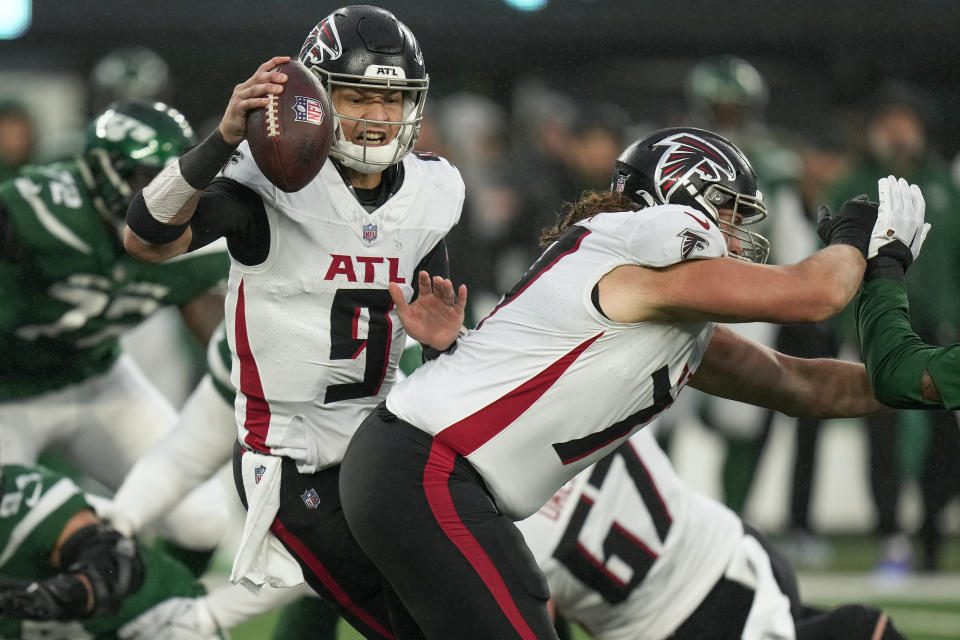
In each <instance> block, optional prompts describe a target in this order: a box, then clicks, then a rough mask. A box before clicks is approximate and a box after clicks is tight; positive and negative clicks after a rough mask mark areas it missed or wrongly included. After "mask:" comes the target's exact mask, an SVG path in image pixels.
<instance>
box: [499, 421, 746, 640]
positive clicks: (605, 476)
mask: <svg viewBox="0 0 960 640" xmlns="http://www.w3.org/2000/svg"><path fill="white" fill-rule="evenodd" d="M517 526H518V527H520V531H521V532H523V537H524V539H525V540H526V541H527V545H528V546H529V547H530V549H531V550H532V551H533V554H534V557H535V558H536V559H537V563H538V564H539V565H540V567H541V568H542V569H543V572H544V574H546V576H547V582H548V583H549V585H550V597H551V599H552V600H553V602H554V604H555V605H556V606H557V609H558V610H559V611H560V612H562V613H563V615H564V616H566V617H568V618H569V619H571V620H576V621H577V622H578V623H580V624H581V625H583V626H584V628H586V629H587V630H588V631H589V632H590V634H591V635H592V636H593V637H595V638H597V640H661V639H662V638H666V637H668V636H669V635H670V634H671V633H673V632H674V631H675V630H676V628H677V627H678V626H679V625H680V624H681V623H682V622H683V621H684V620H686V619H687V617H688V616H689V615H690V614H691V613H693V611H694V610H695V609H696V608H697V607H698V606H699V605H700V603H701V602H702V600H703V599H704V597H705V596H706V595H707V594H708V593H709V592H710V590H711V589H712V588H713V586H714V584H716V582H717V580H719V579H720V577H721V576H722V575H723V574H724V571H725V570H726V568H727V566H728V564H729V563H730V560H731V557H732V556H733V555H734V553H735V551H736V549H737V546H738V545H739V544H740V540H741V538H742V537H743V526H742V524H741V521H740V518H738V517H737V516H736V514H734V513H733V512H732V511H731V510H730V509H728V508H727V507H725V506H724V505H722V504H720V503H719V502H716V501H714V500H710V499H709V498H707V497H705V496H702V495H700V494H698V493H696V492H695V491H692V490H691V489H689V488H688V487H687V486H686V485H684V484H683V482H682V480H680V478H679V477H677V474H676V472H675V471H674V469H673V467H672V466H671V464H670V461H669V459H667V457H666V455H664V453H663V451H661V449H660V447H659V446H658V445H657V442H656V440H655V439H654V437H653V434H652V433H651V430H650V429H643V430H641V431H639V432H637V433H636V434H634V435H633V436H632V437H631V438H630V439H629V440H627V442H626V443H624V444H623V445H621V446H620V448H618V449H617V450H616V451H615V452H614V453H613V454H612V455H609V456H607V457H606V458H604V459H602V460H601V461H600V462H598V463H597V464H596V465H594V466H593V467H591V468H589V469H586V470H584V471H582V472H581V473H580V474H578V475H577V476H575V477H574V478H573V479H572V480H570V481H569V482H567V484H565V485H564V486H563V487H562V488H561V489H560V490H559V491H558V492H557V493H556V494H554V496H553V497H552V498H551V499H550V501H549V502H547V504H546V505H544V506H543V507H542V508H541V509H540V511H538V512H537V513H535V514H533V515H532V516H530V517H529V518H527V519H526V520H523V521H522V522H518V523H517Z"/></svg>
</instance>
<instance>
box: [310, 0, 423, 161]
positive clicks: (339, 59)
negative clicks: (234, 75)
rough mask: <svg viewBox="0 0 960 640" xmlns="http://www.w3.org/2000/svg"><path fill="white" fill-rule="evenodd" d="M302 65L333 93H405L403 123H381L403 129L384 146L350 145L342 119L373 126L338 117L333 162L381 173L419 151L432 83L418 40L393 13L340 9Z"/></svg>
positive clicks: (318, 31)
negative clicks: (357, 90)
mask: <svg viewBox="0 0 960 640" xmlns="http://www.w3.org/2000/svg"><path fill="white" fill-rule="evenodd" d="M300 62H302V63H303V64H304V65H305V66H306V67H307V68H308V69H310V70H312V71H313V72H314V73H315V74H316V75H317V77H319V78H320V81H321V82H322V83H323V86H324V88H325V89H326V90H327V93H330V94H332V92H333V90H334V89H335V88H337V87H354V88H360V89H391V90H394V91H401V92H402V93H403V120H402V121H401V122H381V124H388V125H393V126H400V131H399V133H398V134H397V137H396V138H395V139H394V140H393V141H391V142H390V143H389V144H386V145H383V146H370V147H368V146H367V145H365V144H364V145H358V144H354V143H353V142H350V141H348V140H347V139H346V138H345V137H344V135H343V131H342V128H341V126H340V119H341V118H345V119H348V120H355V121H358V122H361V123H363V124H364V126H366V124H367V123H368V122H371V121H369V120H364V119H362V118H351V117H349V116H343V115H340V114H337V116H338V118H337V119H336V123H337V135H336V138H335V140H334V143H333V148H332V149H331V151H330V154H331V155H332V156H333V157H335V158H337V159H338V160H340V162H342V163H343V164H345V165H346V166H348V167H350V168H352V169H355V170H357V171H360V172H362V173H376V172H378V171H383V170H384V169H386V168H387V167H389V166H390V165H393V164H396V163H398V162H400V160H402V159H403V157H404V156H405V155H406V154H407V153H408V152H409V151H410V150H411V149H412V148H413V145H414V143H415V142H416V140H417V135H418V134H419V131H420V121H421V120H422V119H423V107H424V104H425V102H426V98H427V88H428V87H429V85H430V78H429V76H428V75H427V70H426V67H425V66H424V64H423V53H422V52H421V51H420V45H419V44H417V39H416V38H415V37H414V36H413V33H411V31H410V29H408V28H407V26H406V25H405V24H403V23H402V22H400V21H399V20H397V18H396V17H395V16H394V15H393V14H392V13H390V12H389V11H386V10H384V9H380V8H379V7H373V6H370V5H353V6H349V7H342V8H340V9H337V10H336V11H334V12H333V13H331V14H330V15H328V16H327V17H326V18H324V19H323V20H321V21H320V23H319V24H318V25H317V26H315V27H314V28H313V31H311V32H310V34H309V35H308V36H307V39H306V41H305V42H304V43H303V47H302V48H301V49H300ZM331 98H332V96H331ZM334 111H336V109H334Z"/></svg>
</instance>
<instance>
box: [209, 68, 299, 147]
mask: <svg viewBox="0 0 960 640" xmlns="http://www.w3.org/2000/svg"><path fill="white" fill-rule="evenodd" d="M285 62H290V57H289V56H275V57H273V58H271V59H270V60H267V61H266V62H264V63H263V64H262V65H260V67H259V68H258V69H257V70H256V72H255V73H254V74H253V75H252V76H250V77H249V78H247V79H246V80H245V81H244V82H241V83H240V84H238V85H237V86H235V87H234V88H233V95H231V96H230V102H228V103H227V110H226V111H225V112H224V114H223V119H222V120H220V135H222V136H223V139H224V140H225V141H226V142H227V144H239V143H240V141H241V140H243V139H244V138H245V137H246V135H247V114H248V113H249V112H250V111H252V110H253V109H256V108H258V107H264V106H266V105H267V102H269V100H270V98H269V95H270V94H280V93H283V83H284V82H286V81H287V74H285V73H281V72H279V71H274V69H275V68H276V67H277V65H281V64H283V63H285Z"/></svg>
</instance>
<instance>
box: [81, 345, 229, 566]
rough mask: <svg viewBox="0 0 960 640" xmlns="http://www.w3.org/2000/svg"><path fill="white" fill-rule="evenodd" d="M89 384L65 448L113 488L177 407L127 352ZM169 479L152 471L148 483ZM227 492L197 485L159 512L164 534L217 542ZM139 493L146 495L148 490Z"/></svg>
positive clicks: (195, 545)
mask: <svg viewBox="0 0 960 640" xmlns="http://www.w3.org/2000/svg"><path fill="white" fill-rule="evenodd" d="M92 385H95V386H96V388H95V389H87V391H89V392H90V394H89V398H90V400H88V401H86V402H85V405H84V406H83V409H82V413H80V414H79V415H78V416H77V418H78V419H77V424H76V428H75V429H74V430H73V431H72V433H69V434H67V436H66V438H65V442H63V443H62V444H63V449H64V451H65V453H66V454H67V456H68V458H69V459H70V460H71V461H73V462H74V464H76V465H77V466H78V468H79V469H80V470H81V471H83V472H85V473H87V474H89V475H90V476H91V477H93V478H95V479H96V480H98V481H100V482H101V483H103V484H104V485H106V486H107V487H108V488H110V489H116V488H118V487H119V486H120V484H121V483H122V481H123V479H124V478H125V477H126V475H127V473H128V472H129V471H130V469H131V468H132V467H133V465H134V463H135V462H136V461H137V460H138V459H139V458H141V457H142V456H144V455H145V454H146V453H147V452H148V451H149V450H150V448H151V447H153V446H154V445H156V444H157V443H159V442H160V441H161V440H162V439H163V438H164V436H166V435H167V434H168V433H170V432H171V430H172V429H173V427H174V424H175V422H176V419H177V416H176V411H175V410H174V408H173V407H172V406H171V405H170V403H169V402H168V401H167V400H166V398H164V397H163V395H162V394H161V393H160V392H159V391H158V390H157V389H156V388H155V387H154V386H153V385H152V384H151V383H150V382H149V380H148V379H147V378H146V376H145V375H144V374H143V372H142V371H141V370H140V369H139V367H137V365H136V363H135V362H134V361H133V359H132V358H131V357H129V356H126V355H124V356H121V358H120V360H119V361H118V362H117V363H116V364H115V365H114V366H113V368H111V369H110V371H109V372H108V373H107V374H106V375H105V376H101V377H98V378H97V379H95V380H94V381H89V382H88V383H84V386H87V387H89V386H92ZM169 473H170V474H175V473H178V471H176V470H171V471H170V472H169ZM167 481H169V477H168V475H159V476H154V478H153V485H152V486H157V485H159V484H162V483H165V482H167ZM226 497H227V496H226V493H225V492H224V490H223V487H222V485H221V484H220V483H219V482H215V481H210V482H206V483H204V484H202V485H200V486H199V487H197V488H196V489H195V490H193V491H192V492H191V493H190V494H189V495H187V497H186V498H184V500H183V501H182V502H181V503H180V504H178V505H177V506H176V508H174V509H172V510H170V511H169V512H168V513H167V514H166V516H165V517H164V518H163V521H162V524H163V529H162V530H163V533H164V535H166V536H167V537H168V538H170V539H171V540H172V541H173V542H175V543H176V544H179V545H181V546H184V547H187V548H189V549H194V550H207V549H212V548H213V547H215V546H217V544H218V543H219V541H220V539H221V538H222V535H223V532H224V529H225V527H226V525H227V521H228V509H227V506H226ZM140 499H141V500H150V499H151V496H150V492H147V493H145V494H144V495H142V496H141V497H140Z"/></svg>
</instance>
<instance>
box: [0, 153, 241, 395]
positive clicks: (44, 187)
mask: <svg viewBox="0 0 960 640" xmlns="http://www.w3.org/2000/svg"><path fill="white" fill-rule="evenodd" d="M79 162H80V161H64V162H60V163H56V164H52V165H46V166H32V167H27V168H25V169H24V170H23V171H21V172H20V174H19V176H18V177H16V178H14V179H13V180H10V181H8V182H5V183H3V184H2V185H0V207H2V208H3V209H4V210H5V212H6V214H5V215H6V217H7V219H8V223H9V224H10V225H11V226H12V229H13V232H14V234H15V238H16V242H17V244H18V245H19V248H20V252H21V257H20V259H18V260H2V259H0V299H2V304H0V353H3V358H0V402H3V401H8V400H13V399H17V398H23V397H30V396H34V395H37V394H40V393H43V392H46V391H49V390H52V389H57V388H60V387H63V386H66V385H69V384H72V383H76V382H80V381H82V380H84V379H86V378H88V377H90V376H91V375H95V374H98V373H101V372H103V371H105V370H106V369H107V368H109V367H110V365H111V364H113V362H114V361H115V360H116V358H117V357H118V356H119V353H120V343H119V336H120V335H121V334H122V333H123V332H124V331H126V330H127V329H129V328H131V327H133V326H135V325H136V324H138V323H139V322H141V321H142V320H143V319H144V318H146V317H148V316H149V315H151V314H152V313H154V312H155V311H156V310H157V309H159V308H160V307H162V306H165V305H182V304H184V303H186V302H188V301H190V300H191V299H192V298H194V297H196V296H198V295H200V294H202V293H204V292H206V291H208V290H210V289H213V288H216V287H218V286H221V284H222V282H223V281H224V280H225V279H226V277H227V274H228V271H229V257H228V255H227V252H226V250H225V249H220V248H219V247H222V245H216V246H217V247H218V248H216V249H214V248H205V249H202V250H200V251H197V252H193V253H189V254H186V255H184V256H181V257H179V258H176V259H174V260H171V261H169V262H165V263H159V264H153V263H145V262H140V261H139V260H137V259H135V258H133V257H132V256H130V255H128V254H127V253H126V251H125V250H124V248H123V244H122V242H121V240H120V235H119V232H118V230H117V229H116V228H114V227H111V226H109V225H108V224H107V223H106V222H105V221H104V219H103V218H102V217H101V216H100V214H99V213H98V211H97V209H96V208H95V207H94V205H93V203H92V201H91V195H90V193H89V191H88V190H87V188H86V186H85V184H84V181H83V179H82V174H81V170H80V165H79Z"/></svg>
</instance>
